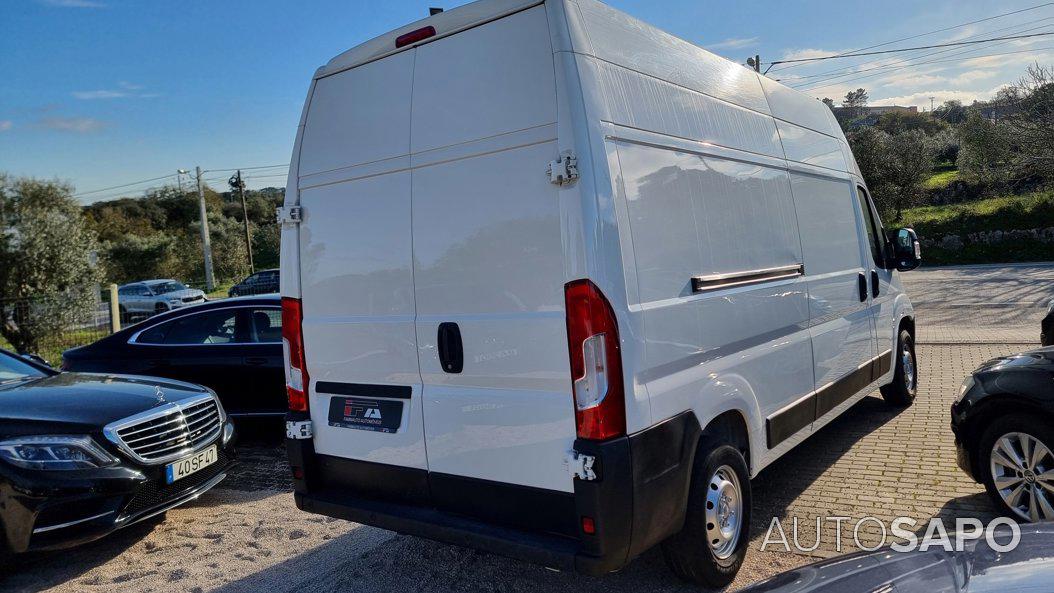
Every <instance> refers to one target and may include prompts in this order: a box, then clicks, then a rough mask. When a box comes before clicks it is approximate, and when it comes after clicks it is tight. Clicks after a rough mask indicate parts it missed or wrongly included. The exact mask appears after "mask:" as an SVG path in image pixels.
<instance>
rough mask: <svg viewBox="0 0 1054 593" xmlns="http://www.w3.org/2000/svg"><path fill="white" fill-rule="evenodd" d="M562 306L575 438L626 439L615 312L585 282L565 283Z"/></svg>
mask: <svg viewBox="0 0 1054 593" xmlns="http://www.w3.org/2000/svg"><path fill="white" fill-rule="evenodd" d="M564 301H565V304H566V308H567V349H568V353H569V355H570V357H571V381H572V386H573V390H574V399H575V426H576V429H577V432H578V437H579V438H582V439H591V440H603V439H608V438H611V437H614V436H619V435H622V434H625V432H626V401H625V396H624V394H623V388H622V353H621V350H620V348H619V338H618V322H617V321H616V320H615V311H614V310H613V309H612V308H611V305H610V304H609V303H608V301H607V299H605V298H604V295H603V294H602V293H601V292H600V289H599V288H597V287H596V285H594V284H593V283H592V282H590V281H589V280H576V281H574V282H570V283H568V284H567V286H565V287H564Z"/></svg>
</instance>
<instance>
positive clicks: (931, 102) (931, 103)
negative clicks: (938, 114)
mask: <svg viewBox="0 0 1054 593" xmlns="http://www.w3.org/2000/svg"><path fill="white" fill-rule="evenodd" d="M930 113H933V97H930Z"/></svg>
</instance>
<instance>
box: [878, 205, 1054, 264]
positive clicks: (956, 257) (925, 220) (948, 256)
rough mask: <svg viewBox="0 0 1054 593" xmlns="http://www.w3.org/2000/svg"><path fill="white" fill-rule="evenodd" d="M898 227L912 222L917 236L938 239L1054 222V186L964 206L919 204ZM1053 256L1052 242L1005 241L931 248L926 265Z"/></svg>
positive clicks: (1030, 227) (907, 213)
mask: <svg viewBox="0 0 1054 593" xmlns="http://www.w3.org/2000/svg"><path fill="white" fill-rule="evenodd" d="M895 226H911V227H914V228H915V231H916V232H917V233H918V234H919V237H921V238H924V239H931V240H940V238H941V237H943V236H944V235H959V237H960V238H962V239H963V241H964V242H965V240H966V236H967V235H969V234H970V233H976V232H978V231H995V230H1001V231H1011V230H1018V229H1021V230H1024V229H1036V228H1046V227H1052V226H1054V190H1043V191H1037V192H1032V193H1028V194H1021V195H1011V196H1000V197H997V198H986V199H983V200H975V201H973V202H964V203H961V204H946V205H942V206H920V207H918V208H911V209H908V210H905V211H904V216H903V220H902V221H900V222H898V223H896V225H895ZM1051 259H1054V246H1052V245H1050V244H1046V243H1040V242H1039V241H1034V240H1016V241H1003V242H1001V243H997V244H994V245H983V244H966V245H965V246H964V247H963V249H961V250H956V251H950V250H945V249H940V248H936V247H929V248H927V249H926V251H925V252H924V253H923V260H924V261H925V262H926V264H928V265H940V264H966V263H999V262H1024V261H1045V260H1051Z"/></svg>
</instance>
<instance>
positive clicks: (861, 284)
mask: <svg viewBox="0 0 1054 593" xmlns="http://www.w3.org/2000/svg"><path fill="white" fill-rule="evenodd" d="M856 288H857V289H858V291H859V292H860V302H861V303H862V302H864V301H866V300H867V276H865V275H864V273H863V272H860V273H859V274H857V275H856Z"/></svg>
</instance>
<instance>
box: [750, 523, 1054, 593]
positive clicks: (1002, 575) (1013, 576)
mask: <svg viewBox="0 0 1054 593" xmlns="http://www.w3.org/2000/svg"><path fill="white" fill-rule="evenodd" d="M1010 540H1011V534H1010V531H1009V528H1008V527H1007V526H1005V525H1004V526H1002V528H1001V529H997V530H996V532H995V541H996V544H997V545H998V546H1006V545H1007V544H1009V543H1010ZM1051 556H1054V525H1052V524H1050V523H1046V524H1038V525H1022V526H1021V541H1020V542H1018V544H1017V546H1016V547H1015V548H1014V549H1013V550H1010V551H1009V552H1003V551H999V550H995V549H992V547H991V546H989V545H988V543H987V541H986V539H985V538H981V539H979V540H964V545H963V550H962V551H961V552H949V551H946V550H945V549H943V548H942V547H941V546H940V545H939V544H938V545H936V546H934V547H930V548H929V549H928V550H926V551H913V552H891V551H890V550H889V549H885V548H884V549H881V550H878V551H875V552H860V553H856V554H849V555H846V556H839V557H837V558H831V559H830V560H824V561H821V562H817V563H815V564H809V565H807V566H803V567H801V568H796V569H794V570H789V571H787V572H785V573H782V574H778V575H776V576H774V577H772V578H770V579H766V580H764V581H761V582H760V583H757V584H755V585H754V586H752V587H748V588H746V589H743V590H742V591H741V592H740V593H878V592H882V593H938V592H941V593H943V592H945V591H947V592H955V593H996V592H999V593H1013V592H1015V591H1017V592H1022V593H1024V592H1026V591H1050V590H1051V583H1054V564H1052V563H1051V562H1050V558H1051Z"/></svg>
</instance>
